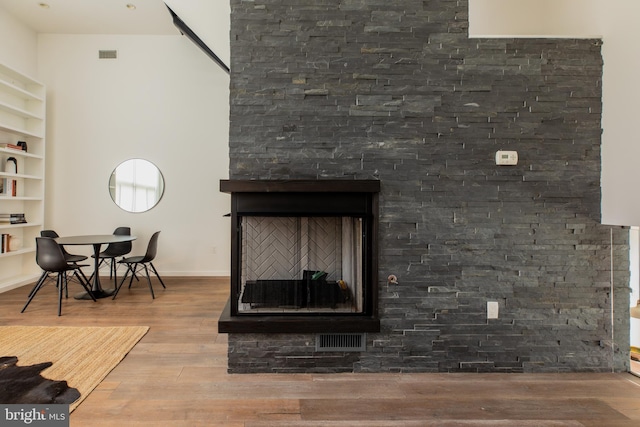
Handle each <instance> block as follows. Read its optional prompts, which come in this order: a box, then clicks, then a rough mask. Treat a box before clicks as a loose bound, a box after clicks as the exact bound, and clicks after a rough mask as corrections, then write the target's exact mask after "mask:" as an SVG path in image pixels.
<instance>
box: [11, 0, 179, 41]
mask: <svg viewBox="0 0 640 427" xmlns="http://www.w3.org/2000/svg"><path fill="white" fill-rule="evenodd" d="M41 4H46V5H48V6H49V7H42V6H40V5H41ZM128 4H131V5H134V6H135V8H128V7H127V5H128ZM0 8H3V9H5V10H6V11H7V12H8V13H9V14H11V15H13V16H14V17H15V18H17V19H18V20H19V21H21V22H23V23H24V24H25V25H27V26H28V27H30V28H31V29H33V30H34V31H35V32H37V33H58V34H152V35H158V34H166V35H177V34H180V32H179V31H178V29H177V28H176V27H175V26H174V25H173V22H172V20H171V15H170V14H169V11H168V9H167V7H166V6H165V3H164V1H162V0H0Z"/></svg>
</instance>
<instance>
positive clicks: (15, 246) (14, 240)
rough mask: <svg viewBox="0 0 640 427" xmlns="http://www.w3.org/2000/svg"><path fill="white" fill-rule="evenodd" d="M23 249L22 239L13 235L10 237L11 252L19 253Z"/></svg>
mask: <svg viewBox="0 0 640 427" xmlns="http://www.w3.org/2000/svg"><path fill="white" fill-rule="evenodd" d="M20 249H22V239H21V238H20V237H18V236H14V235H13V234H12V235H10V236H9V251H11V252H14V251H19V250H20Z"/></svg>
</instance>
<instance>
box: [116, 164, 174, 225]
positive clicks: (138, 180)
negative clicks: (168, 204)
mask: <svg viewBox="0 0 640 427" xmlns="http://www.w3.org/2000/svg"><path fill="white" fill-rule="evenodd" d="M163 193H164V178H163V177H162V172H160V169H158V168H157V166H156V165H154V164H153V163H151V162H150V161H148V160H144V159H129V160H125V161H124V162H122V163H120V164H119V165H118V166H117V167H116V168H115V169H114V170H113V172H112V173H111V178H109V194H111V198H112V199H113V201H114V202H115V204H116V205H118V206H119V207H120V208H121V209H124V210H125V211H127V212H146V211H148V210H149V209H151V208H153V207H154V206H155V205H157V204H158V202H160V199H161V198H162V194H163Z"/></svg>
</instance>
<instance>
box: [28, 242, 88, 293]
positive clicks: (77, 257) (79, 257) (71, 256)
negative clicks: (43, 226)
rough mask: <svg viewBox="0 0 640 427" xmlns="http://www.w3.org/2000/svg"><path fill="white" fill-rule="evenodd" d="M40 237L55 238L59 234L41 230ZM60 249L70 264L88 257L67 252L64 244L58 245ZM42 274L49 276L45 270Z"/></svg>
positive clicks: (66, 291)
mask: <svg viewBox="0 0 640 427" xmlns="http://www.w3.org/2000/svg"><path fill="white" fill-rule="evenodd" d="M40 237H49V238H52V239H55V238H57V237H60V236H59V235H58V233H56V232H55V231H54V230H42V231H40ZM58 246H60V245H58ZM60 249H62V253H63V254H64V258H65V259H66V260H67V262H69V263H71V264H77V263H79V262H82V261H84V260H86V259H87V258H88V257H87V256H86V255H76V254H70V253H69V252H67V250H66V249H65V248H64V246H60ZM42 274H43V275H44V276H47V277H48V276H49V273H47V272H43V273H42ZM68 296H69V291H68V290H67V288H66V287H65V297H68Z"/></svg>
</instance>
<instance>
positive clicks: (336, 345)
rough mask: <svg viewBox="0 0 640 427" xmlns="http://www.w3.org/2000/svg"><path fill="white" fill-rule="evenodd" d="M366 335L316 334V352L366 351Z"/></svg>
mask: <svg viewBox="0 0 640 427" xmlns="http://www.w3.org/2000/svg"><path fill="white" fill-rule="evenodd" d="M366 338H367V334H364V333H362V334H318V335H316V351H366V350H367V339H366Z"/></svg>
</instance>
